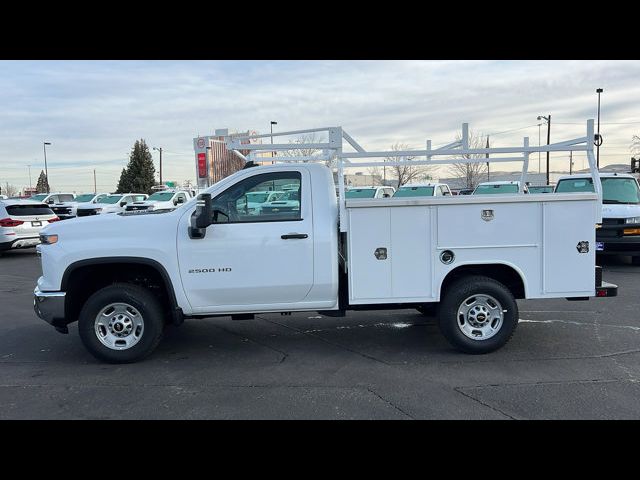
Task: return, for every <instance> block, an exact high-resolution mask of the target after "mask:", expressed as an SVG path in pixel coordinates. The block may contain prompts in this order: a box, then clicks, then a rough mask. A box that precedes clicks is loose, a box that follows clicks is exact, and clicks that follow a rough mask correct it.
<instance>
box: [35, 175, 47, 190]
mask: <svg viewBox="0 0 640 480" xmlns="http://www.w3.org/2000/svg"><path fill="white" fill-rule="evenodd" d="M48 191H49V180H48V179H47V176H46V175H45V174H44V170H40V176H39V177H38V183H37V184H36V192H38V193H47V192H48Z"/></svg>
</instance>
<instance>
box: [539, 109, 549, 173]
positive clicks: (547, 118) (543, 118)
mask: <svg viewBox="0 0 640 480" xmlns="http://www.w3.org/2000/svg"><path fill="white" fill-rule="evenodd" d="M538 120H545V121H546V122H547V145H549V144H550V143H551V115H549V116H548V117H545V116H544V115H538ZM547 185H549V150H547Z"/></svg>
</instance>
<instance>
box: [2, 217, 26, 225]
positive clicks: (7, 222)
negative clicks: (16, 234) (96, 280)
mask: <svg viewBox="0 0 640 480" xmlns="http://www.w3.org/2000/svg"><path fill="white" fill-rule="evenodd" d="M23 223H24V222H23V221H21V220H14V219H13V218H3V219H2V220H0V227H17V226H18V225H22V224H23Z"/></svg>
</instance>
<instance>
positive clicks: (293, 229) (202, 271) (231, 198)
mask: <svg viewBox="0 0 640 480" xmlns="http://www.w3.org/2000/svg"><path fill="white" fill-rule="evenodd" d="M284 184H294V186H295V187H294V188H297V190H298V195H297V196H296V198H297V200H290V201H287V202H284V204H283V205H281V206H280V205H278V206H277V207H276V206H273V205H272V206H269V207H268V208H267V207H264V208H256V206H255V205H256V200H258V202H260V201H261V200H262V199H261V198H257V197H259V196H258V195H257V194H254V195H251V203H250V202H248V199H247V193H249V192H262V195H263V196H264V202H265V204H266V201H267V200H268V197H269V191H276V190H281V186H282V185H284ZM258 204H260V203H258ZM194 211H195V207H194V208H192V209H191V212H188V213H186V214H185V215H184V216H183V217H182V220H181V222H180V228H179V231H178V261H179V265H180V274H181V277H182V283H183V286H184V290H185V293H186V295H187V298H188V299H189V302H190V303H191V306H192V307H193V308H194V310H195V311H199V312H203V313H204V312H215V311H216V309H218V310H220V311H223V310H224V308H226V307H227V306H233V305H237V306H245V307H246V306H247V305H252V306H254V305H265V306H268V305H274V304H291V303H296V302H300V301H302V300H304V298H305V297H306V296H307V294H308V293H309V290H311V287H312V286H313V273H314V270H313V219H312V206H311V184H310V176H309V173H308V171H307V170H305V169H300V170H297V171H296V170H293V171H283V172H272V173H257V174H254V175H251V176H249V177H245V178H244V179H242V180H239V181H238V182H237V183H235V184H233V185H232V186H230V187H228V188H227V189H226V190H224V191H223V192H221V193H219V194H217V195H216V196H215V197H214V198H213V221H214V223H213V224H212V225H210V226H209V227H208V228H207V232H206V236H205V238H203V239H191V238H190V237H189V235H188V226H189V224H190V219H191V216H192V214H193V213H192V212H194ZM258 308H259V307H258ZM266 308H268V307H266Z"/></svg>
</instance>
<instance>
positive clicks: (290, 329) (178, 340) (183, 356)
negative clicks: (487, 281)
mask: <svg viewBox="0 0 640 480" xmlns="http://www.w3.org/2000/svg"><path fill="white" fill-rule="evenodd" d="M598 263H599V264H601V265H603V268H604V280H605V281H608V282H612V283H616V284H618V286H619V287H620V290H619V296H618V297H616V298H611V299H591V300H589V301H586V302H568V301H566V300H564V299H558V300H536V301H533V300H527V301H520V302H519V306H520V318H521V320H520V324H519V325H518V328H517V330H516V333H515V335H514V337H513V338H512V340H511V341H510V342H509V343H508V344H507V345H506V346H505V347H504V348H502V349H501V350H499V351H497V352H494V353H491V354H488V355H481V356H471V355H464V354H461V353H458V352H456V351H454V350H453V349H452V348H451V347H450V346H449V345H448V344H447V342H446V341H445V340H444V338H443V337H442V335H441V334H440V332H439V331H438V328H437V326H436V324H435V321H434V319H432V318H427V317H424V316H422V315H420V314H419V313H418V312H416V311H414V310H394V311H384V312H350V313H349V314H348V315H347V317H345V318H329V317H323V316H320V315H318V314H315V313H304V314H295V313H294V314H292V315H291V316H281V315H279V314H278V315H273V314H269V315H260V316H259V317H256V319H255V320H243V321H233V320H231V319H229V318H226V317H225V318H216V319H205V320H187V321H186V322H185V323H184V324H183V325H182V326H180V327H169V328H167V330H166V333H165V337H164V339H163V340H162V343H161V344H160V346H159V347H158V349H157V350H156V351H155V352H154V353H153V354H152V355H151V356H150V357H149V358H148V359H146V360H144V361H143V362H141V363H135V364H130V365H108V364H103V363H99V362H98V361H97V360H95V359H94V358H93V357H92V356H91V355H90V354H89V353H88V352H87V351H86V350H85V349H84V347H83V346H82V344H81V342H80V338H79V336H78V331H77V327H76V325H75V324H73V325H72V326H71V328H70V334H69V335H62V334H59V333H57V332H56V331H55V330H54V329H53V328H51V327H50V326H48V325H47V324H45V323H44V322H43V321H42V320H40V319H38V318H37V317H36V316H35V314H34V312H33V307H32V292H33V288H34V286H35V282H36V279H37V278H38V276H39V275H40V273H41V269H40V261H39V259H38V258H37V257H36V255H35V253H34V251H33V250H23V251H13V252H8V253H6V254H4V255H3V256H2V257H0V419H638V418H640V402H638V398H640V382H639V381H640V314H639V312H640V282H638V279H639V278H640V267H636V266H632V265H631V264H630V261H629V259H628V258H626V257H613V258H604V259H601V260H599V262H598Z"/></svg>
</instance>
